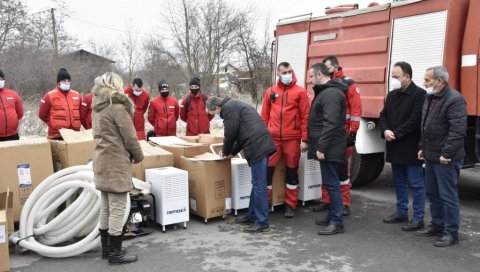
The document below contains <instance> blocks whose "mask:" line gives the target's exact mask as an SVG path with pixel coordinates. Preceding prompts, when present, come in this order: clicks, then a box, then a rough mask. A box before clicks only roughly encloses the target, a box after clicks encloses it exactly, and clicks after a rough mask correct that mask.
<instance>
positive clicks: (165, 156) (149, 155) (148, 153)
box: [132, 141, 173, 181]
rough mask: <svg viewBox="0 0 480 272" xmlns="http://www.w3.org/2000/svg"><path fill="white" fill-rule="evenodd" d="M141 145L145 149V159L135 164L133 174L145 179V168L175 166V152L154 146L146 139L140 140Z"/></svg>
mask: <svg viewBox="0 0 480 272" xmlns="http://www.w3.org/2000/svg"><path fill="white" fill-rule="evenodd" d="M140 146H141V147H142V151H143V155H144V158H143V161H142V162H140V163H136V164H133V167H132V171H133V176H134V177H136V178H138V179H140V180H143V181H145V170H147V169H151V168H160V167H167V166H173V154H172V153H170V152H168V151H166V150H164V149H162V148H160V147H159V146H153V145H151V144H149V143H147V142H146V141H140Z"/></svg>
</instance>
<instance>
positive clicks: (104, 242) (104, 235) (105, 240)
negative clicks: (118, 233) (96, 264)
mask: <svg viewBox="0 0 480 272" xmlns="http://www.w3.org/2000/svg"><path fill="white" fill-rule="evenodd" d="M99 230H100V241H102V259H108V253H109V247H108V230H106V229H105V230H103V229H99Z"/></svg>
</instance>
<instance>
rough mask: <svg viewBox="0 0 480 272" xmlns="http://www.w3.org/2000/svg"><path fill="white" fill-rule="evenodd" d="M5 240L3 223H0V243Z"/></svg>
mask: <svg viewBox="0 0 480 272" xmlns="http://www.w3.org/2000/svg"><path fill="white" fill-rule="evenodd" d="M6 241H7V238H6V237H5V225H0V244H3V243H5V242H6Z"/></svg>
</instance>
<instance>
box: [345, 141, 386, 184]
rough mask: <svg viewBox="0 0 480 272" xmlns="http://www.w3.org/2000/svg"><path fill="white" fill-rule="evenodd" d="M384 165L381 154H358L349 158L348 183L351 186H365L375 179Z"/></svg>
mask: <svg viewBox="0 0 480 272" xmlns="http://www.w3.org/2000/svg"><path fill="white" fill-rule="evenodd" d="M384 164H385V161H384V155H383V153H372V154H358V153H357V152H356V151H355V150H354V151H353V154H352V157H351V158H350V182H351V183H352V186H355V187H356V186H362V185H366V184H368V183H370V182H372V181H374V180H376V179H377V177H378V176H380V174H381V173H382V171H383V166H384Z"/></svg>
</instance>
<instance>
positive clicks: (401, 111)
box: [379, 62, 425, 231]
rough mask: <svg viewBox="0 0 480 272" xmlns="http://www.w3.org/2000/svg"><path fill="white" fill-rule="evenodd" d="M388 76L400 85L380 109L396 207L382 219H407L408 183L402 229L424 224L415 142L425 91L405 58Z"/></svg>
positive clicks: (420, 171)
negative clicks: (410, 204) (409, 215)
mask: <svg viewBox="0 0 480 272" xmlns="http://www.w3.org/2000/svg"><path fill="white" fill-rule="evenodd" d="M392 79H396V80H398V81H400V88H398V89H395V90H393V91H391V92H390V93H389V94H388V95H387V100H386V102H385V106H384V108H383V110H382V112H381V113H380V122H379V123H380V130H381V131H382V137H383V138H385V140H386V141H387V144H386V159H385V160H386V161H387V162H389V163H391V165H392V179H393V184H394V185H395V193H396V195H397V209H396V211H395V212H394V213H393V214H392V215H390V216H388V217H385V218H384V219H383V222H384V223H387V224H392V223H400V222H408V186H409V185H410V187H411V188H412V191H413V202H412V207H413V216H412V220H411V221H410V223H408V224H406V225H404V226H402V230H404V231H414V230H419V229H422V228H423V227H424V223H423V217H424V215H425V184H424V177H423V169H422V164H423V161H421V160H419V159H418V157H417V154H418V150H419V149H418V142H419V141H420V135H421V132H420V123H421V117H422V107H423V101H425V91H424V90H423V89H422V88H420V87H418V86H417V85H415V83H414V82H413V81H412V67H411V66H410V64H408V63H406V62H397V63H395V65H394V66H393V70H392Z"/></svg>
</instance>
